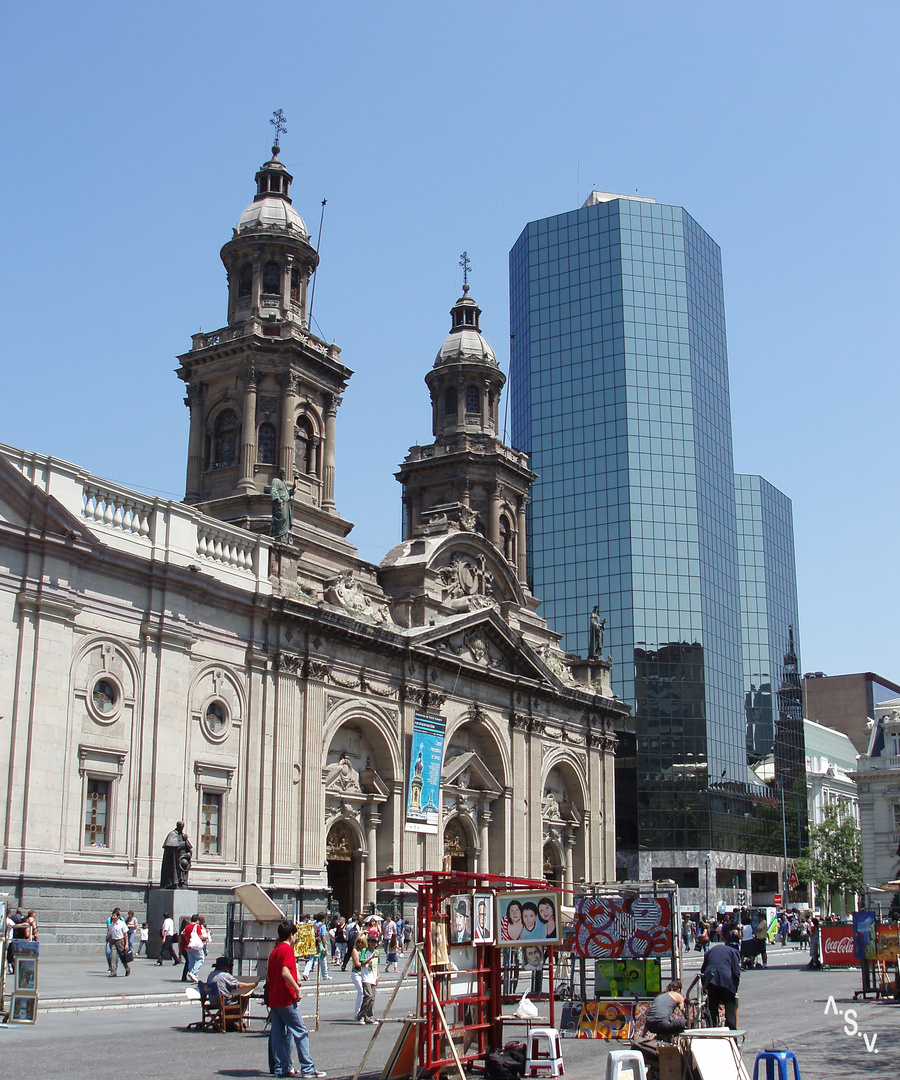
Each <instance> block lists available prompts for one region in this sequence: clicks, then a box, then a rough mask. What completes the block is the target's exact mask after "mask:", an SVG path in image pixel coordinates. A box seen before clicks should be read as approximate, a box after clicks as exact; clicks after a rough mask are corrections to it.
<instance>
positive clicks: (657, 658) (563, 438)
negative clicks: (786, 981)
mask: <svg viewBox="0 0 900 1080" xmlns="http://www.w3.org/2000/svg"><path fill="white" fill-rule="evenodd" d="M510 311H511V331H512V335H513V336H512V356H511V365H510V370H511V395H512V396H511V406H512V410H511V414H512V437H513V443H514V445H516V446H518V447H520V448H521V449H523V450H525V451H527V452H528V453H529V454H530V461H531V467H532V469H533V470H534V471H535V473H537V475H538V480H537V482H536V483H535V484H534V486H533V488H532V502H531V507H530V517H529V530H530V532H529V538H530V543H529V564H528V574H529V583H530V584H531V586H532V587H533V589H534V590H535V592H536V593H537V594H539V595H541V596H542V598H543V600H544V606H543V608H542V614H543V615H544V616H545V618H547V620H548V622H549V623H550V625H551V626H553V627H554V629H556V630H557V631H559V632H560V633H562V634H563V636H564V643H565V646H566V648H567V649H569V650H570V651H573V652H578V653H582V654H583V653H584V652H585V651H586V650H587V649H588V646H589V637H588V634H589V613H590V612H591V610H592V608H593V606H594V605H599V608H600V612H601V613H602V614H603V615H604V616H605V617H606V619H607V625H606V643H605V651H608V653H609V655H610V657H611V658H612V660H613V663H614V672H615V674H614V681H613V687H614V689H615V691H616V692H617V693H618V694H619V695H620V696H621V697H622V698H623V699H624V700H625V701H626V702H628V703H629V704H631V705H632V706H633V708H634V725H635V732H634V735H635V739H634V752H633V755H632V756H631V759H630V760H629V759H628V756H627V754H623V755H622V756H621V757H620V759H619V763H620V766H621V771H620V772H619V771H617V777H618V780H619V783H618V792H617V811H618V813H619V827H618V842H619V856H618V858H619V867H618V872H619V873H620V875H624V876H628V877H637V876H640V877H642V878H649V877H651V876H655V877H663V876H669V877H674V878H675V879H676V880H677V881H679V883H680V884H681V885H682V886H683V887H684V888H685V889H688V890H690V889H693V890H695V891H694V893H693V896H694V898H695V899H696V900H697V902H698V903H700V904H701V906H702V902H701V901H700V900H699V899H698V897H699V894H700V889H699V884H700V883H699V873H698V870H697V867H698V862H700V861H701V854H700V853H703V852H706V853H708V854H709V855H710V859H711V860H712V861H713V863H714V865H715V869H716V875H715V877H716V885H717V887H721V888H722V889H725V888H726V887H727V890H728V891H727V892H725V893H724V897H725V899H726V900H733V901H734V902H738V901H739V898H740V895H741V894H745V895H748V896H749V895H750V893H751V892H753V893H754V895H755V894H758V893H762V892H763V891H768V890H769V888H770V887H771V886H772V885H773V882H774V879H773V877H772V874H773V872H774V871H775V870H777V869H780V866H781V863H780V861H779V860H774V861H773V860H772V859H771V858H768V857H767V856H766V855H765V854H751V855H749V856H746V857H745V855H743V854H742V855H741V856H740V858H733V857H731V856H730V855H729V853H736V852H747V850H748V848H750V847H752V848H753V849H754V850H755V851H757V852H758V851H760V850H761V848H760V839H759V837H758V836H751V835H749V833H750V832H752V815H753V807H754V805H755V803H756V801H757V800H758V799H759V798H760V797H761V796H762V797H765V792H764V789H763V788H762V786H761V784H760V782H759V780H758V778H757V777H756V776H755V775H754V774H752V773H751V772H750V771H749V769H748V767H747V755H746V740H747V733H746V719H745V715H744V705H743V702H744V680H743V660H742V628H741V589H740V576H739V556H738V550H739V541H738V529H737V520H736V511H735V474H734V466H733V457H732V441H731V411H730V400H729V383H728V361H727V352H726V340H725V305H724V293H723V284H722V265H721V256H720V251H719V248H718V245H717V244H716V243H715V242H714V241H713V240H712V238H711V237H710V236H709V235H708V234H707V233H706V232H705V231H704V230H703V229H702V228H701V227H700V226H699V225H698V224H697V222H696V221H694V219H693V218H692V217H691V216H690V214H688V213H687V212H686V211H685V210H684V209H682V208H681V207H677V206H668V205H663V204H659V203H656V202H654V201H653V200H651V199H638V198H633V197H626V196H620V195H612V194H608V193H603V192H594V193H592V195H591V196H590V197H589V198H588V199H587V201H586V202H585V204H584V205H583V206H582V207H581V209H579V210H573V211H570V212H567V213H564V214H560V215H558V216H555V217H550V218H545V219H543V220H540V221H533V222H531V223H530V224H529V225H527V226H526V228H525V229H524V230H523V232H522V234H521V236H520V237H519V239H518V241H517V242H516V244H515V246H514V247H513V249H512V252H511V254H510ZM786 645H787V642H784V644H783V646H782V649H783V651H784V650H785V649H786ZM629 799H632V802H630V803H629ZM764 846H765V845H763V848H764ZM748 874H749V880H748ZM754 874H757V875H758V877H757V878H756V881H755V882H754V878H753V875H754ZM755 885H759V888H755ZM772 891H773V892H774V891H777V885H776V887H775V888H773V889H772ZM689 895H690V894H689ZM719 895H722V893H721V891H720V893H719Z"/></svg>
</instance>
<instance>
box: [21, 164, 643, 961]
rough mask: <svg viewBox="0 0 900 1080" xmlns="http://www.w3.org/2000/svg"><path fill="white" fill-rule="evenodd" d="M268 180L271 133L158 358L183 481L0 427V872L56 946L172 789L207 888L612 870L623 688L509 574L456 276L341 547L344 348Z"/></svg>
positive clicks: (280, 197) (213, 892)
mask: <svg viewBox="0 0 900 1080" xmlns="http://www.w3.org/2000/svg"><path fill="white" fill-rule="evenodd" d="M291 182H292V177H291V176H290V174H289V173H288V172H287V170H286V169H285V168H284V166H283V165H282V164H281V163H280V162H279V160H278V152H277V147H275V148H273V155H272V158H271V160H269V161H268V162H266V163H265V164H264V165H263V166H262V167H261V168H260V170H259V171H258V173H257V174H256V185H257V191H256V196H255V198H254V200H253V201H252V202H251V203H250V205H249V206H248V207H247V209H246V210H245V211H244V212H243V214H242V215H241V216H240V218H239V220H238V223H237V226H236V227H235V229H234V231H233V235H232V238H231V239H230V240H229V241H228V242H227V243H226V244H225V246H224V247H223V248H222V260H223V262H224V264H225V268H226V271H227V280H228V308H227V310H228V317H227V325H226V326H224V327H223V328H222V329H221V330H218V331H216V332H215V333H211V334H197V335H195V336H194V338H193V341H192V347H191V349H190V350H189V351H188V352H186V353H185V354H184V355H183V356H181V357H179V361H180V366H179V368H178V375H179V377H180V378H181V379H182V380H183V382H184V384H185V388H186V399H185V400H186V404H187V405H188V407H189V410H190V433H189V440H188V460H187V481H186V492H185V498H184V501H183V502H166V501H164V500H160V499H155V498H152V497H148V496H145V495H143V494H141V493H140V492H136V491H131V490H128V489H125V488H123V487H120V486H118V485H116V484H114V483H110V482H108V481H106V480H102V479H100V478H98V477H95V476H92V475H89V474H88V473H86V472H84V471H83V470H81V469H79V468H77V467H76V466H73V465H69V464H67V463H65V462H62V461H60V460H58V459H54V458H49V457H43V456H41V455H38V454H33V453H26V452H24V451H20V450H16V449H14V448H12V447H5V446H3V447H0V649H2V653H3V663H2V665H0V714H2V720H0V775H3V776H6V777H7V778H8V791H7V799H6V800H5V805H4V806H2V808H0V813H2V814H3V832H2V861H0V892H8V893H9V894H11V895H12V896H13V897H15V898H16V899H17V900H18V901H19V902H21V903H22V904H23V905H24V906H26V907H33V908H35V909H36V910H39V911H40V912H42V913H43V918H42V935H41V936H42V939H43V940H44V941H45V942H49V943H50V944H51V946H55V947H56V948H57V949H58V950H60V951H63V950H67V949H68V950H76V949H78V948H79V946H80V945H81V944H82V943H83V942H85V941H88V940H93V939H95V938H96V933H97V931H96V926H97V925H98V919H99V914H100V910H102V908H103V907H105V905H106V903H107V901H108V902H109V903H110V904H111V903H116V904H118V905H119V906H122V907H123V909H124V908H126V907H133V908H135V910H136V911H137V912H138V914H139V915H140V913H141V911H143V910H146V904H147V898H148V895H149V890H150V889H152V888H153V887H154V886H155V885H157V884H158V883H159V875H160V868H161V863H162V843H163V840H164V838H165V836H166V834H167V833H168V832H169V831H170V830H171V829H172V827H173V825H174V823H175V822H176V821H179V820H181V821H184V822H185V823H186V833H187V835H188V837H189V838H190V839H191V842H192V844H193V849H194V850H193V864H192V867H191V872H190V887H191V888H195V889H198V890H199V891H200V893H201V903H202V904H203V905H204V907H205V909H206V910H209V911H216V910H221V906H222V904H223V903H224V900H225V899H226V898H228V897H230V895H231V889H232V887H233V886H234V885H237V884H239V883H241V882H242V881H248V880H251V881H257V882H259V883H260V884H261V885H262V886H263V887H264V888H266V889H267V890H269V891H270V892H271V893H272V894H273V895H274V896H275V897H276V898H277V899H279V900H281V901H283V902H285V903H290V901H291V899H292V898H293V900H294V901H295V902H296V903H297V905H298V906H303V907H305V908H306V909H307V910H312V909H313V908H314V907H319V906H324V904H325V902H326V901H330V902H331V903H333V904H335V905H337V906H338V907H339V908H340V910H342V911H343V912H344V913H345V914H346V913H349V912H350V911H351V910H356V909H360V908H368V906H369V905H371V904H375V903H379V902H386V901H390V900H393V899H397V898H398V897H397V895H396V890H397V889H398V888H399V887H398V886H396V885H393V884H392V885H390V886H389V887H387V886H382V885H379V884H378V883H377V882H375V881H373V880H372V879H373V878H375V877H378V876H383V875H386V874H400V873H403V872H405V871H421V870H425V869H440V868H442V867H444V868H453V869H460V870H469V871H473V872H477V871H482V872H490V873H508V874H516V875H527V876H530V877H546V878H548V879H549V880H551V881H554V882H556V883H558V884H560V885H567V886H570V887H572V886H576V885H577V884H578V883H579V882H581V881H601V880H609V879H614V877H615V851H614V811H613V806H614V798H613V794H614V793H613V782H614V781H613V758H614V754H615V744H616V736H615V730H616V728H618V727H620V726H621V725H622V724H623V722H625V720H626V719H627V716H628V710H627V708H626V706H625V705H624V704H623V703H622V702H620V701H619V700H617V699H616V698H614V697H613V695H612V693H611V691H610V688H609V665H608V663H607V662H605V661H604V660H602V658H593V659H590V660H577V659H573V658H571V657H566V656H565V655H564V654H563V653H562V652H561V650H560V649H559V645H558V642H559V638H558V636H557V635H556V634H554V633H553V632H552V631H551V630H550V629H549V628H548V627H547V625H546V623H545V622H544V621H543V620H542V619H541V618H540V616H539V615H538V601H537V600H536V599H535V598H534V597H533V596H532V595H531V593H530V592H529V589H528V587H527V583H526V553H527V538H526V527H525V520H526V517H525V508H526V505H527V499H528V489H529V485H530V483H531V481H532V480H533V479H534V474H533V473H531V471H530V469H529V467H528V461H527V458H526V457H525V456H524V455H522V454H520V453H517V452H516V451H514V450H512V449H510V448H509V447H507V446H505V445H503V443H502V441H501V439H500V438H499V434H498V416H499V415H500V412H499V405H500V396H501V392H502V389H503V384H504V381H505V380H504V376H503V374H502V372H501V371H500V368H499V365H498V364H497V361H496V358H495V356H494V354H493V351H492V350H491V348H490V345H489V344H488V343H487V341H486V340H485V338H484V337H483V335H482V334H481V329H480V316H481V312H480V310H479V308H478V306H477V304H476V303H475V301H474V300H473V299H472V298H471V296H470V295H469V290H468V286H465V287H464V290H463V295H462V296H461V297H460V299H459V300H458V301H457V303H456V304H455V305H454V307H453V309H452V312H451V328H450V333H449V335H448V336H447V338H446V340H445V342H444V344H443V345H442V346H441V348H440V349H439V351H438V354H437V357H436V359H435V361H434V364H433V366H432V367H431V368H430V369H429V370H428V372H427V374H426V376H425V377H426V382H427V385H428V388H429V391H430V394H431V400H432V429H433V436H434V439H433V442H432V443H430V444H429V445H427V446H415V447H413V448H412V449H411V450H410V452H409V455H408V456H407V458H406V460H405V461H404V462H403V463H402V465H401V466H400V469H399V471H398V473H397V479H398V480H399V481H400V483H401V485H402V498H403V507H404V535H403V539H402V541H401V542H400V543H399V544H398V545H397V546H396V547H395V548H394V549H393V550H391V551H390V552H388V553H387V555H386V556H385V557H384V559H383V560H382V562H381V563H380V565H377V566H376V565H374V564H371V563H367V562H365V561H363V560H361V559H360V558H359V557H358V554H357V552H356V550H355V548H354V547H353V546H352V544H351V543H350V542H349V540H348V539H347V537H348V534H349V532H350V528H351V526H350V524H349V523H348V522H346V521H345V520H344V519H343V518H342V517H341V516H340V514H339V513H338V510H337V507H336V505H335V500H334V461H335V438H336V424H335V421H336V415H337V411H338V408H339V405H340V402H341V396H342V394H343V393H344V391H345V390H346V388H347V384H348V382H349V379H350V376H351V374H352V372H351V371H350V370H349V369H348V368H347V367H345V366H344V364H343V362H342V359H341V355H340V350H339V349H338V348H337V346H335V345H333V344H326V343H325V342H323V341H321V340H320V339H319V338H317V337H316V336H315V335H314V334H313V333H312V332H311V330H310V326H309V321H308V293H309V289H310V279H311V275H312V274H313V273H314V271H315V268H316V265H317V262H318V255H317V253H316V251H315V250H314V248H313V247H312V245H311V243H310V237H309V234H308V231H307V229H306V226H305V225H304V223H303V220H302V219H301V217H300V215H299V214H298V213H297V211H296V210H295V209H294V207H293V204H292V201H291V197H290V187H291ZM423 733H424V734H423ZM417 748H418V751H419V753H418V754H417V753H416V749H417ZM423 748H424V749H425V752H426V756H427V757H428V763H427V764H428V767H426V764H425V763H423V758H422V750H423ZM429 769H430V772H429ZM429 785H430V787H429ZM429 791H430V792H431V794H430V795H429V794H428V792H429ZM426 795H427V796H428V797H427V798H426ZM98 905H99V907H98ZM151 932H153V930H152V929H151Z"/></svg>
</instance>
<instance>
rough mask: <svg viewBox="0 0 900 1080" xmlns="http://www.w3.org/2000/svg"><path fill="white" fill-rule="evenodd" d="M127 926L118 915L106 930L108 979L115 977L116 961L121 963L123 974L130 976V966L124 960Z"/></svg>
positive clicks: (111, 920)
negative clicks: (108, 950) (108, 953)
mask: <svg viewBox="0 0 900 1080" xmlns="http://www.w3.org/2000/svg"><path fill="white" fill-rule="evenodd" d="M127 937H128V926H127V925H126V923H125V920H124V919H123V918H122V916H121V915H120V914H116V915H114V916H113V918H112V919H110V922H109V926H108V927H107V930H106V940H107V941H108V942H109V944H110V949H111V952H110V958H109V975H110V978H113V979H114V978H115V977H116V974H117V972H116V969H115V966H114V965H115V964H116V962H117V961H121V962H122V967H123V968H125V974H126V975H130V974H131V965H130V964H129V963H128V962H127V961H126V960H125V949H126V945H127V941H126V939H127Z"/></svg>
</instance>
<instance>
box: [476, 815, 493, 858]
mask: <svg viewBox="0 0 900 1080" xmlns="http://www.w3.org/2000/svg"><path fill="white" fill-rule="evenodd" d="M492 817H493V815H492V814H491V812H490V810H488V809H487V808H486V807H485V808H484V809H482V811H481V850H480V851H479V853H478V873H479V874H489V873H490V872H491V867H490V860H491V851H490V846H491V845H490V839H491V819H492Z"/></svg>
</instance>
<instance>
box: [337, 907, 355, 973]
mask: <svg viewBox="0 0 900 1080" xmlns="http://www.w3.org/2000/svg"><path fill="white" fill-rule="evenodd" d="M344 933H345V934H346V937H347V951H346V953H345V954H344V959H343V960H342V961H341V971H346V970H347V964H349V963H350V954H351V952H353V946H354V945H355V944H356V939H357V937H358V936H359V915H358V914H357V913H356V912H354V913H353V914H352V915H351V916H350V922H348V923H347V925H346V927H345V928H344Z"/></svg>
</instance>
